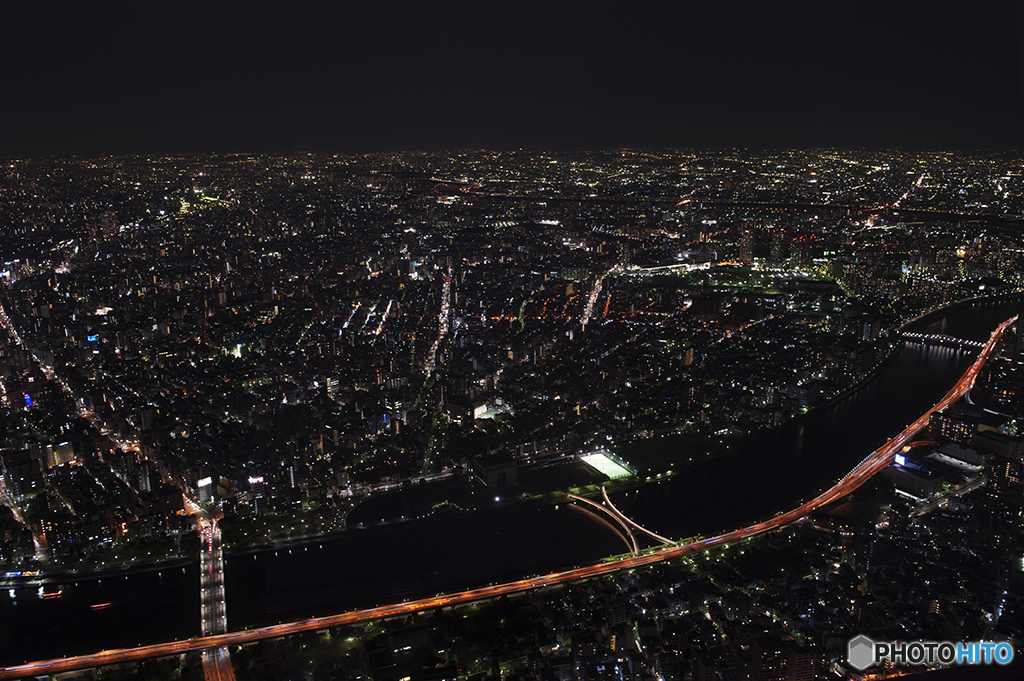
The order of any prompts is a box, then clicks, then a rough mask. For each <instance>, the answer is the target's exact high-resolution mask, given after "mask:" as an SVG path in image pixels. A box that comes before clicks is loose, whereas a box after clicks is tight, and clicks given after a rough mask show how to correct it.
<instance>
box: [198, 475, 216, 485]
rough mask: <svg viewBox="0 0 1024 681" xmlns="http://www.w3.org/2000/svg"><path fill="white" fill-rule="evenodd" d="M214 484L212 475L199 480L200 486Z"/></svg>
mask: <svg viewBox="0 0 1024 681" xmlns="http://www.w3.org/2000/svg"><path fill="white" fill-rule="evenodd" d="M212 484H213V478H210V477H206V478H203V479H202V480H200V481H199V486H200V487H206V486H207V485H212Z"/></svg>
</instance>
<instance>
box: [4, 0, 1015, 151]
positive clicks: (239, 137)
mask: <svg viewBox="0 0 1024 681" xmlns="http://www.w3.org/2000/svg"><path fill="white" fill-rule="evenodd" d="M228 6H230V9H227V7H228ZM1022 26H1024V3H1021V2H981V3H968V2H957V3H953V2H937V1H935V0H928V1H924V2H916V1H915V2H900V1H898V0H887V1H885V2H842V3H836V2H825V1H821V0H819V1H818V2H813V3H810V2H784V1H783V2H776V1H772V2H767V1H758V2H753V1H751V2H735V1H731V0H714V1H707V2H703V1H702V2H692V1H691V2H687V1H684V0H677V1H675V2H639V1H638V2H635V3H625V2H620V3H614V4H613V3H600V2H561V1H559V0H548V1H547V2H543V3H540V2H538V3H533V2H485V1H481V2H473V3H462V2H459V3H455V2H385V1H378V2H368V3H357V2H352V1H349V0H338V1H337V2H330V3H328V2H321V3H297V2H281V3H277V4H276V5H271V6H268V5H267V4H266V3H222V2H206V3H190V2H157V1H152V2H150V1H148V0H147V1H145V2H136V3H132V4H127V3H107V2H80V3H70V2H69V3H57V2H25V3H6V5H5V7H4V8H3V10H2V11H0V41H2V42H0V88H2V89H0V92H2V96H0V125H2V135H0V156H4V157H25V156H40V155H71V154H85V155H93V154H124V153H163V152H192V151H199V152H202V151H217V152H226V151H246V152H274V151H331V152H366V151H379V150H391V149H445V148H492V149H508V148H565V149H568V148H609V147H623V146H630V147H657V146H675V147H744V146H745V147H758V148H775V147H812V146H856V147H874V148H879V147H882V148H884V147H901V148H908V149H922V148H924V149H955V148H960V149H964V148H990V149H997V150H1002V149H1015V148H1020V147H1021V146H1022V141H1024V97H1022V91H1024V82H1022V77H1021V63H1022V54H1021V42H1022V41H1021V39H1020V35H1021V27H1022Z"/></svg>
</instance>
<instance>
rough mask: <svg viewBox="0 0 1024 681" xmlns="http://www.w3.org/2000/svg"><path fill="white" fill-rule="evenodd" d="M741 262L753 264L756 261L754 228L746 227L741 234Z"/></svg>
mask: <svg viewBox="0 0 1024 681" xmlns="http://www.w3.org/2000/svg"><path fill="white" fill-rule="evenodd" d="M740 262H742V263H743V264H744V265H751V264H753V262H754V230H752V229H745V230H743V232H742V233H741V234H740Z"/></svg>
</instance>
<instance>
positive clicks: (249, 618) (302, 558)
mask: <svg viewBox="0 0 1024 681" xmlns="http://www.w3.org/2000/svg"><path fill="white" fill-rule="evenodd" d="M1020 306H1021V304H1020V303H1019V302H1005V301H1003V302H978V303H975V304H973V305H971V306H969V307H967V308H965V309H962V310H958V311H955V312H952V313H949V314H948V315H946V316H945V317H944V318H942V319H940V320H938V321H935V322H933V323H931V324H928V325H927V327H925V328H924V329H923V330H924V331H925V332H928V333H942V334H946V335H951V336H958V337H961V338H966V339H971V340H984V339H985V338H986V337H987V336H988V335H989V333H991V331H992V330H993V329H994V328H995V327H996V326H997V325H998V324H999V323H1000V322H1002V321H1003V320H1004V319H1006V318H1008V317H1010V316H1012V315H1013V314H1015V313H1016V312H1017V311H1018V310H1019V308H1020ZM973 356H974V353H973V352H965V351H958V350H953V349H949V348H942V347H937V346H927V345H918V344H910V345H907V346H905V347H904V349H903V350H902V351H900V352H899V354H898V355H897V356H896V357H895V359H893V360H892V361H891V362H890V363H888V364H887V365H885V366H884V367H883V368H882V369H881V370H880V371H879V372H878V374H876V375H875V376H874V377H873V378H872V379H871V380H870V381H869V382H868V383H867V384H866V385H865V386H864V387H863V388H861V389H860V390H858V391H857V392H855V393H853V394H852V395H850V396H848V397H847V398H845V399H843V400H840V401H838V402H836V403H834V404H832V405H830V406H827V407H825V408H823V409H819V410H817V411H814V412H812V413H811V414H810V415H809V416H808V417H807V418H805V419H804V420H802V421H800V422H799V423H796V424H794V425H791V426H789V427H785V428H782V429H780V430H778V431H776V432H774V433H772V434H771V435H770V436H768V437H763V438H760V439H759V440H757V441H754V442H753V443H751V444H748V445H747V446H744V447H742V448H741V449H740V450H739V451H738V453H736V454H735V455H733V456H730V457H729V458H728V459H725V460H722V461H719V462H715V463H713V464H711V465H708V466H706V467H705V468H703V469H701V470H698V471H696V472H692V473H690V474H687V475H682V476H678V477H675V478H672V479H670V480H666V481H663V482H655V483H649V484H647V485H644V486H642V487H639V488H637V489H634V490H632V491H628V492H620V493H618V494H616V495H615V496H614V497H613V501H614V502H615V504H616V505H617V506H618V507H619V509H620V510H621V511H623V512H624V513H626V514H627V515H628V516H630V517H631V518H633V519H634V520H635V521H636V522H639V523H640V524H641V525H644V526H646V527H649V528H650V529H652V530H654V531H656V532H658V533H660V534H663V535H668V536H671V537H683V536H690V535H694V534H703V535H711V534H713V533H717V532H720V531H722V530H729V529H734V528H736V527H739V526H742V525H745V524H748V523H749V522H751V521H753V520H757V519H762V518H764V517H767V516H771V515H773V514H774V513H776V512H778V511H780V510H784V509H787V508H790V507H792V506H793V505H795V503H796V502H797V501H798V500H800V499H804V498H807V497H809V496H811V495H812V494H813V493H815V492H816V491H818V490H819V489H821V488H823V487H827V486H828V485H829V484H831V482H832V481H834V480H835V479H836V478H838V477H841V476H842V475H843V474H845V473H846V472H847V471H849V470H850V469H851V468H852V467H853V466H855V465H856V464H857V463H858V462H859V461H860V460H861V459H863V458H864V457H865V456H867V455H868V454H869V453H870V452H871V451H872V450H874V449H875V448H876V447H878V446H879V445H881V444H882V443H883V442H885V441H886V440H887V439H888V438H889V437H891V436H893V435H895V434H896V433H897V432H899V431H900V430H902V429H903V428H904V427H905V426H906V425H907V424H909V423H910V422H911V421H913V420H914V419H915V418H917V417H918V416H920V414H921V413H923V412H924V411H926V410H927V409H928V408H930V407H931V406H932V405H934V404H935V402H937V401H938V400H939V399H941V397H942V395H943V394H945V392H946V391H947V390H948V389H949V388H950V387H951V386H952V385H953V384H954V383H955V382H956V380H957V378H958V377H959V375H960V373H961V372H962V371H963V369H964V368H965V367H966V365H967V364H968V363H969V361H970V360H971V359H972V358H973ZM626 548H627V547H626V544H625V543H624V542H623V539H622V538H621V536H620V535H619V533H618V532H616V531H615V529H614V528H612V527H611V526H610V525H609V524H608V522H606V521H605V520H603V519H601V518H598V517H597V516H595V515H594V514H592V513H589V512H587V511H584V510H581V509H578V508H575V507H572V506H564V505H563V506H561V507H553V506H541V507H537V506H531V505H525V504H513V505H506V506H500V507H496V508H494V509H490V510H486V511H480V512H477V513H473V514H471V515H461V514H452V515H447V516H441V517H435V518H434V519H432V520H430V521H426V522H417V523H404V524H398V525H390V526H384V527H379V528H375V529H370V530H362V531H352V532H350V533H348V534H346V535H344V536H342V537H340V538H336V539H331V540H329V541H324V542H312V543H309V544H307V545H303V546H297V547H291V548H284V549H279V550H277V551H265V552H262V553H258V554H250V555H240V556H235V557H230V558H228V560H227V562H226V567H225V590H226V594H227V601H228V611H227V615H228V625H229V628H232V629H236V628H242V627H246V626H253V625H259V624H266V623H276V622H278V621H284V620H289V619H296V618H305V617H310V616H312V615H326V614H330V613H334V612H338V611H341V610H345V609H348V608H352V607H355V606H362V605H373V604H378V603H385V602H390V601H397V600H402V599H404V598H413V597H417V596H423V595H428V594H434V593H437V592H440V591H450V590H453V589H458V588H460V587H469V586H478V585H481V584H487V583H491V582H501V581H507V580H510V579H516V578H519V577H522V576H526V575H528V574H536V573H541V572H548V571H552V570H557V569H560V568H565V567H572V566H577V565H586V564H589V563H593V562H596V561H598V560H600V559H601V558H603V557H606V556H608V555H612V554H618V553H623V552H625V551H626ZM62 589H63V590H62V593H61V596H60V597H59V598H42V597H41V596H40V593H39V591H38V587H31V588H21V589H14V590H11V591H8V590H4V591H2V592H0V664H3V665H10V664H15V663H21V662H24V661H26V660H32V659H42V658H49V657H61V656H63V655H72V654H79V653H89V652H95V651H97V650H100V649H103V648H114V647H132V646H135V645H138V644H147V643H156V642H159V641H163V640H169V639H174V638H183V637H185V638H187V637H190V636H197V635H198V634H199V576H198V571H197V567H195V566H192V567H187V568H185V569H182V568H180V567H179V568H171V569H166V570H162V571H154V572H146V573H137V574H129V575H127V576H124V575H122V576H120V577H107V578H104V579H102V580H85V581H81V582H79V583H77V584H74V583H72V584H65V585H63V587H62ZM55 590H56V585H52V586H47V587H46V589H45V591H46V592H53V591H55ZM104 604H109V605H104ZM93 606H99V607H93Z"/></svg>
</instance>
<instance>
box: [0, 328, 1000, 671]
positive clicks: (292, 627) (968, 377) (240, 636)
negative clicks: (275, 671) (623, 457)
mask: <svg viewBox="0 0 1024 681" xmlns="http://www.w3.org/2000/svg"><path fill="white" fill-rule="evenodd" d="M1016 320H1017V317H1016V316H1014V317H1012V318H1010V319H1008V320H1006V321H1005V322H1003V323H1002V324H1000V325H999V327H998V328H996V330H995V331H993V332H992V335H991V336H990V337H989V339H988V342H986V343H985V345H984V347H983V348H982V350H981V352H980V353H979V355H978V358H977V359H976V360H975V361H974V362H973V363H972V364H971V366H970V367H968V368H967V370H966V371H965V372H964V373H963V375H962V376H961V377H960V380H959V381H957V383H956V385H954V386H953V388H952V389H951V390H950V391H949V392H948V393H947V394H946V396H945V397H943V398H942V400H940V401H939V402H938V403H937V404H936V405H935V406H934V407H932V408H931V409H929V410H928V411H927V412H925V413H924V414H923V415H921V416H920V417H919V418H918V419H917V420H915V421H914V422H913V423H911V424H910V425H908V426H907V427H906V428H905V429H904V430H903V431H902V432H900V433H899V434H898V435H897V436H896V437H894V438H892V439H890V440H889V441H888V442H886V443H885V444H884V445H882V446H881V447H879V448H878V449H876V450H875V451H874V452H872V453H871V454H870V455H869V456H867V457H866V458H865V459H864V460H863V461H861V462H860V463H859V464H858V465H857V466H856V468H854V469H853V470H852V471H850V473H848V474H847V475H846V476H845V477H843V478H842V479H841V480H840V481H839V482H837V483H836V484H835V485H833V486H832V487H831V488H829V489H828V490H826V491H825V492H823V493H822V494H820V495H818V496H816V497H814V498H813V499H811V500H810V501H807V502H804V503H803V504H801V505H800V506H798V507H796V508H794V509H792V510H790V511H787V512H785V513H782V514H780V515H777V516H775V517H773V518H771V519H769V520H765V521H763V522H760V523H755V524H753V525H750V526H747V527H743V528H740V529H738V530H733V531H732V532H726V533H724V534H721V535H718V536H716V537H711V538H707V539H699V540H697V541H693V542H689V543H687V544H680V545H673V546H670V547H666V548H659V549H654V550H652V551H650V552H648V553H645V554H643V555H639V556H631V557H628V558H620V559H616V560H610V561H607V562H602V563H598V564H596V565H590V566H587V567H581V568H575V569H572V570H564V571H561V572H554V573H550V574H546V575H539V576H537V577H531V578H528V579H521V580H518V581H515V582H508V583H505V584H497V585H492V586H486V587H481V588H478V589H469V590H467V591H461V592H458V593H452V594H441V595H438V596H434V597H430V598H421V599H418V600H414V601H407V602H404V603H394V604H391V605H384V606H380V607H375V608H366V609H363V610H352V611H349V612H345V613H341V614H338V615H330V616H327V617H315V618H310V619H306V620H300V621H297V622H288V623H286V624H277V625H272V626H267V627H260V628H256V629H248V630H245V631H236V632H231V633H219V634H213V635H209V636H201V637H197V638H192V639H189V640H186V641H172V642H167V643H158V644H155V645H148V646H139V647H138V648H122V649H116V650H104V651H102V652H99V653H95V654H93V655H81V656H78V657H68V658H61V659H52V660H41V661H38V662H30V663H27V664H23V665H18V666H15V667H7V668H4V669H0V679H11V678H19V677H22V676H30V675H38V674H55V673H58V672H64V671H70V670H73V669H85V668H89V667H99V666H103V665H108V664H124V663H131V662H137V661H140V660H145V659H148V658H153V657H165V656H169V655H180V654H183V653H188V652H193V651H196V652H200V651H211V652H212V651H216V655H217V656H218V657H221V659H222V660H223V661H225V662H227V668H228V669H230V664H229V662H228V661H227V655H226V654H225V653H224V650H225V649H224V646H228V645H239V644H244V643H252V642H255V641H260V640H263V639H268V638H278V637H281V636H288V635H291V634H297V633H301V632H304V631H315V630H318V629H326V628H329V627H338V626H345V625H351V624H356V623H359V622H366V621H369V620H376V619H385V618H389V617H398V616H405V615H409V614H412V613H416V612H421V611H424V610H434V609H436V608H445V607H451V606H456V605H462V604H466V603H472V602H474V601H483V600H489V599H492V598H496V597H498V596H507V595H512V594H518V593H524V592H529V591H533V590H535V589H542V588H546V587H550V586H557V585H560V584H566V583H570V582H577V581H580V580H586V579H591V578H593V577H599V576H602V575H607V574H611V573H614V572H620V571H623V570H633V569H636V568H641V567H644V566H647V565H652V564H654V563H659V562H662V561H665V560H672V559H674V558H680V557H682V556H685V555H688V554H690V553H694V552H697V551H701V550H703V549H705V548H708V547H711V546H715V545H721V544H728V543H730V542H735V541H740V540H743V539H749V538H750V537H754V536H756V535H759V534H762V533H765V532H769V531H771V530H775V529H778V528H780V527H783V526H785V525H788V524H790V523H792V522H794V521H796V520H799V519H801V518H803V517H805V516H807V515H808V514H810V513H812V512H814V511H816V510H818V509H820V508H822V507H824V506H827V505H829V504H831V503H833V502H835V501H837V500H839V499H842V498H843V497H844V496H846V495H848V494H850V493H852V492H853V491H854V490H856V489H857V488H858V487H860V486H861V485H862V484H864V483H865V482H867V480H868V479H870V478H871V477H872V476H873V475H875V474H876V473H878V472H879V471H881V470H882V469H884V468H886V467H887V466H888V465H889V464H890V463H892V461H893V458H894V457H895V455H896V453H897V452H898V451H900V450H901V449H902V448H903V447H904V446H906V445H907V444H909V443H910V441H911V439H912V438H913V437H914V436H915V435H916V434H917V433H918V432H920V431H921V430H922V429H923V428H924V427H925V426H927V425H928V422H929V419H930V417H931V415H932V413H934V412H937V411H944V410H945V409H946V408H948V407H949V406H950V405H952V404H954V403H955V402H956V401H957V400H959V399H960V398H961V397H962V396H963V395H964V394H966V393H967V392H968V391H969V390H970V389H971V388H972V387H973V386H974V382H975V379H977V377H978V374H979V372H980V371H981V369H982V367H983V366H984V364H985V362H986V361H987V360H988V358H989V356H990V355H991V353H992V351H993V350H994V349H995V346H996V343H998V341H999V339H1000V338H1001V337H1002V335H1003V333H1004V332H1005V331H1006V329H1007V328H1008V327H1009V326H1010V325H1011V324H1013V323H1014V322H1015V321H1016ZM217 649H220V650H217Z"/></svg>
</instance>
